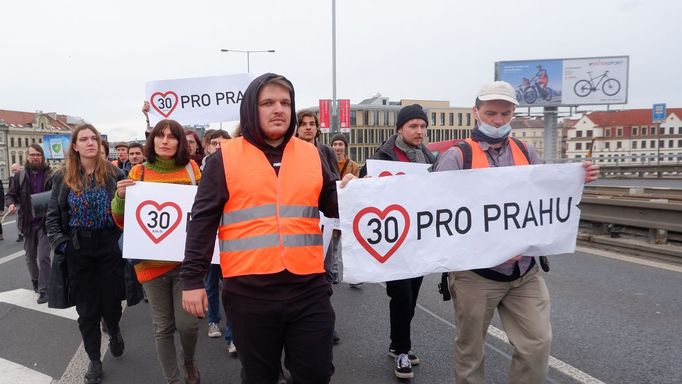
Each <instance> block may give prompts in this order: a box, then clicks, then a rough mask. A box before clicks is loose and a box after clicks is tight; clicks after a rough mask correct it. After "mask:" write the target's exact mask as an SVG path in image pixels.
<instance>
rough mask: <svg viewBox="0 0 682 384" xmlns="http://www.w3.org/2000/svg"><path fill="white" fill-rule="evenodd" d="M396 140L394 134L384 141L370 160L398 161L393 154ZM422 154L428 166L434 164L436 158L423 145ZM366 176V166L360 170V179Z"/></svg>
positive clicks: (396, 156) (395, 134) (396, 136)
mask: <svg viewBox="0 0 682 384" xmlns="http://www.w3.org/2000/svg"><path fill="white" fill-rule="evenodd" d="M397 138H398V134H397V133H394V134H393V136H391V137H389V138H388V139H387V140H386V141H384V143H383V144H381V145H380V146H379V148H377V150H376V152H374V156H372V159H374V160H386V161H400V159H398V155H396V154H395V151H394V150H393V149H394V148H395V140H396V139H397ZM422 152H424V157H426V162H427V163H428V164H433V163H435V162H436V158H435V157H433V154H431V152H430V151H429V150H428V149H427V148H426V146H425V145H422ZM366 175H367V164H365V165H363V166H362V168H360V177H365V176H366Z"/></svg>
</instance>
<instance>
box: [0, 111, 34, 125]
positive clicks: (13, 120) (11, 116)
mask: <svg viewBox="0 0 682 384" xmlns="http://www.w3.org/2000/svg"><path fill="white" fill-rule="evenodd" d="M33 115H34V113H33V112H20V111H8V110H5V109H0V120H2V121H4V122H5V123H7V124H8V125H9V124H14V125H28V124H31V123H33Z"/></svg>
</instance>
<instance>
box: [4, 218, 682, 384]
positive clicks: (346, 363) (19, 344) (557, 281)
mask: <svg viewBox="0 0 682 384" xmlns="http://www.w3.org/2000/svg"><path fill="white" fill-rule="evenodd" d="M7 220H8V221H11V220H12V217H8V218H7ZM3 227H4V230H5V240H4V241H1V242H0V383H7V384H20V383H31V384H40V383H46V384H47V383H50V382H57V381H56V380H59V379H60V378H63V380H61V381H58V382H60V383H81V382H82V374H83V369H84V368H83V366H82V364H83V361H82V357H83V354H82V350H81V351H80V352H79V345H80V343H81V340H80V334H79V332H78V328H77V323H76V321H75V320H74V319H75V317H74V314H73V311H71V312H69V311H55V312H54V313H45V312H42V310H44V308H45V305H42V306H37V305H29V304H30V303H34V304H35V294H34V293H33V292H32V291H30V280H29V278H28V273H27V271H26V266H25V262H24V258H23V256H17V252H21V244H20V243H16V242H14V239H15V238H16V226H15V224H13V223H9V224H6V225H4V226H3ZM551 262H552V270H551V271H550V273H548V274H546V275H545V277H546V280H547V284H548V286H549V289H550V294H551V296H552V327H553V334H554V339H553V343H552V356H553V358H554V359H553V360H552V363H551V365H552V368H551V369H550V375H549V378H548V380H547V382H548V383H600V382H603V383H614V384H622V383H680V382H681V381H682V364H680V352H682V336H680V335H682V322H681V321H680V319H681V318H682V299H680V288H681V287H682V273H681V272H680V271H682V270H681V269H680V268H679V267H678V268H677V270H674V268H670V270H669V269H666V268H654V267H650V266H644V265H640V264H635V263H630V262H626V261H622V260H617V259H613V258H607V257H603V256H595V255H591V254H586V253H576V254H573V255H559V256H553V257H552V258H551ZM438 278H439V276H436V275H432V276H427V277H426V278H425V279H424V284H423V286H422V291H421V295H420V298H419V308H418V310H417V313H416V315H415V318H414V320H413V323H412V332H413V336H412V338H413V349H414V351H415V352H416V353H417V354H419V355H420V357H421V358H422V361H423V362H422V364H421V365H419V366H417V367H415V378H414V379H413V380H411V382H413V383H430V384H433V383H453V382H454V379H453V368H452V356H453V351H454V350H453V345H452V344H453V341H452V339H453V335H454V326H453V315H452V304H451V303H450V302H447V303H446V302H443V301H442V300H441V298H440V296H439V294H438V293H437V290H436V284H437V282H438ZM20 289H21V290H20ZM12 297H14V298H12ZM8 301H10V302H13V303H8ZM332 302H333V304H334V308H335V310H336V314H337V325H336V328H337V331H338V333H339V334H340V336H341V338H342V340H341V343H340V344H339V345H338V346H336V347H335V348H334V364H335V367H336V373H335V375H334V377H333V379H332V383H344V384H345V383H379V384H382V383H396V382H399V380H397V379H396V378H395V377H394V376H393V362H392V360H391V359H390V358H389V357H388V356H387V353H386V352H387V348H388V342H389V340H388V297H387V296H386V293H385V288H384V287H383V286H381V285H379V284H364V285H362V286H360V287H359V288H351V287H350V286H348V285H347V284H343V283H342V284H339V285H336V286H334V295H333V297H332ZM36 307H37V308H38V309H39V310H36ZM494 326H496V327H498V328H500V325H499V320H498V319H497V318H496V319H495V321H494ZM121 328H122V332H123V336H124V338H125V342H126V351H125V354H124V355H123V356H122V357H121V358H119V359H115V358H113V357H112V356H111V355H110V354H106V355H105V357H104V372H105V381H104V382H105V383H111V384H115V383H121V384H123V383H126V384H129V383H132V384H135V383H144V384H149V383H161V382H163V378H162V376H161V372H160V368H159V365H158V362H157V360H156V353H155V350H154V343H153V338H152V325H151V321H150V317H149V308H148V305H146V304H144V303H141V304H139V305H136V306H134V307H130V308H126V309H125V312H124V315H123V318H122V321H121ZM495 332H496V331H494V330H493V333H495ZM511 353H512V348H511V347H510V346H509V345H508V344H506V343H505V342H503V341H501V340H500V339H498V338H496V337H494V336H492V335H489V336H488V344H487V348H486V354H487V361H486V382H487V383H506V382H508V380H507V377H506V373H507V371H508V369H509V364H510V356H511ZM197 360H198V364H199V368H200V370H201V376H202V382H203V383H209V384H210V383H239V382H240V380H239V370H240V364H239V360H238V359H236V358H233V357H231V356H229V355H228V353H227V352H226V351H225V350H224V341H223V340H222V339H209V338H208V337H207V336H206V323H205V321H202V323H201V333H200V338H199V346H198V353H197ZM52 379H55V381H53V380H52Z"/></svg>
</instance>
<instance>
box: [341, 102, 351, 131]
mask: <svg viewBox="0 0 682 384" xmlns="http://www.w3.org/2000/svg"><path fill="white" fill-rule="evenodd" d="M339 124H340V127H341V132H343V133H350V99H339Z"/></svg>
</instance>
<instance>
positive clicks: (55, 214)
mask: <svg viewBox="0 0 682 384" xmlns="http://www.w3.org/2000/svg"><path fill="white" fill-rule="evenodd" d="M110 165H111V167H112V168H113V169H115V171H114V175H115V176H114V177H110V178H109V179H108V180H107V191H108V193H109V198H110V199H113V198H114V193H116V183H117V182H118V181H119V180H123V179H124V175H123V171H121V170H120V169H118V168H116V167H115V166H114V165H113V164H110ZM70 190H71V189H69V187H68V186H67V185H66V184H64V172H63V171H62V170H59V171H58V172H55V174H54V176H52V195H51V196H50V205H49V206H48V207H47V218H46V221H45V228H46V229H47V238H48V239H49V240H50V246H51V247H52V249H57V247H58V246H59V245H60V244H61V243H63V242H65V241H68V240H69V232H70V231H69V202H68V197H69V191H70ZM109 203H111V201H109ZM116 228H118V227H116Z"/></svg>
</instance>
